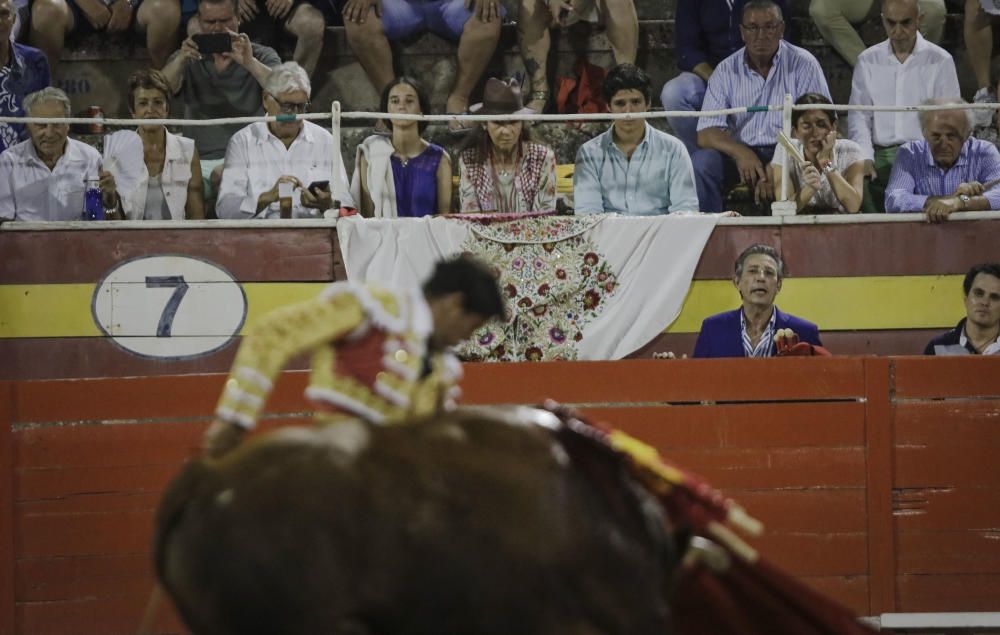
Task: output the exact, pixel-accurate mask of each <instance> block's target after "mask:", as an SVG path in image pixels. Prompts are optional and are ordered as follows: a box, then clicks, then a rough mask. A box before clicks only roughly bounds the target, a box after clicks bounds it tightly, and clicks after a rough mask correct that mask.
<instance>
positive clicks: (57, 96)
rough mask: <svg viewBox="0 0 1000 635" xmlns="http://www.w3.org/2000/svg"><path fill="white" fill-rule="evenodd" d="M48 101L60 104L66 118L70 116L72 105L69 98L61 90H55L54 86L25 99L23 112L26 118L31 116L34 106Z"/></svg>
mask: <svg viewBox="0 0 1000 635" xmlns="http://www.w3.org/2000/svg"><path fill="white" fill-rule="evenodd" d="M50 101H54V102H56V103H58V104H62V106H63V110H64V111H65V112H66V116H67V117H69V116H70V115H71V114H72V112H73V104H72V103H70V101H69V97H67V96H66V93H64V92H63V91H62V90H60V89H58V88H55V87H54V86H49V87H47V88H43V89H41V90H39V91H37V92H34V93H31V94H30V95H28V96H27V97H25V98H24V111H25V112H26V113H28V116H31V111H32V110H33V109H34V107H35V105H36V104H46V103H48V102H50Z"/></svg>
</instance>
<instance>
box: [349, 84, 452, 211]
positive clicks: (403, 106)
mask: <svg viewBox="0 0 1000 635" xmlns="http://www.w3.org/2000/svg"><path fill="white" fill-rule="evenodd" d="M381 110H382V112H386V113H388V114H390V115H392V114H407V115H420V114H424V113H427V112H430V105H429V102H428V101H427V95H426V93H424V91H423V88H421V86H420V84H419V83H418V82H417V80H415V79H413V78H411V77H397V78H396V79H395V80H393V81H392V82H390V83H389V85H388V86H386V87H385V90H383V91H382V105H381ZM387 125H388V128H389V131H390V135H391V136H390V137H386V136H384V135H380V134H375V135H372V136H370V137H368V138H367V139H365V140H364V141H363V142H362V143H361V144H360V145H359V146H358V154H357V158H356V162H355V169H354V178H352V179H351V193H352V194H353V195H354V200H355V201H357V203H358V205H359V206H360V207H359V211H360V212H361V215H362V216H374V217H378V218H395V217H397V216H404V217H419V216H428V215H431V214H440V213H446V212H448V211H450V210H451V189H452V187H451V157H449V156H448V153H447V152H445V150H444V148H442V147H441V146H439V145H436V144H433V143H430V142H428V141H427V140H426V139H424V138H423V137H421V134H422V133H423V131H424V129H425V128H426V127H427V122H426V121H419V122H418V121H404V120H399V119H391V118H390V119H389V121H388V123H387Z"/></svg>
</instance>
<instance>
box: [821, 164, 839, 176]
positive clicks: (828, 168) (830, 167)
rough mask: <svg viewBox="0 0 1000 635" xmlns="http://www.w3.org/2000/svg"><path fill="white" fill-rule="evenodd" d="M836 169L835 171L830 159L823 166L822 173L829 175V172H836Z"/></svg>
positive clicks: (835, 167) (835, 168)
mask: <svg viewBox="0 0 1000 635" xmlns="http://www.w3.org/2000/svg"><path fill="white" fill-rule="evenodd" d="M836 171H837V166H835V165H834V164H833V162H832V161H831V162H830V163H827V164H826V165H824V166H823V174H827V175H829V174H830V173H831V172H836Z"/></svg>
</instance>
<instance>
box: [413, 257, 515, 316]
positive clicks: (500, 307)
mask: <svg viewBox="0 0 1000 635" xmlns="http://www.w3.org/2000/svg"><path fill="white" fill-rule="evenodd" d="M456 291H458V292H459V293H461V294H462V309H463V310H465V311H467V312H469V313H475V314H476V315H481V316H482V317H483V318H484V319H487V320H488V319H490V318H492V317H502V316H503V314H504V303H503V296H502V295H501V294H500V285H499V284H498V283H497V275H496V273H494V271H493V269H492V268H490V267H489V266H488V265H486V263H484V262H483V261H481V260H479V259H478V258H476V257H474V256H472V255H470V254H462V255H460V256H456V257H454V258H450V259H448V260H442V261H440V262H438V263H437V266H435V267H434V273H432V274H431V277H430V278H428V279H427V281H426V282H424V296H426V297H427V298H428V299H432V298H438V297H441V296H444V295H448V294H450V293H455V292H456Z"/></svg>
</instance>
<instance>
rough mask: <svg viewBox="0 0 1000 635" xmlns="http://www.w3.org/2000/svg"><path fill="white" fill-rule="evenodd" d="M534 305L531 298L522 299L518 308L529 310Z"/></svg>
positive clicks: (518, 303) (518, 302)
mask: <svg viewBox="0 0 1000 635" xmlns="http://www.w3.org/2000/svg"><path fill="white" fill-rule="evenodd" d="M532 304H534V302H532V301H531V298H521V299H520V300H518V301H517V306H519V307H521V308H523V309H527V308H528V307H530V306H531V305H532Z"/></svg>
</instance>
